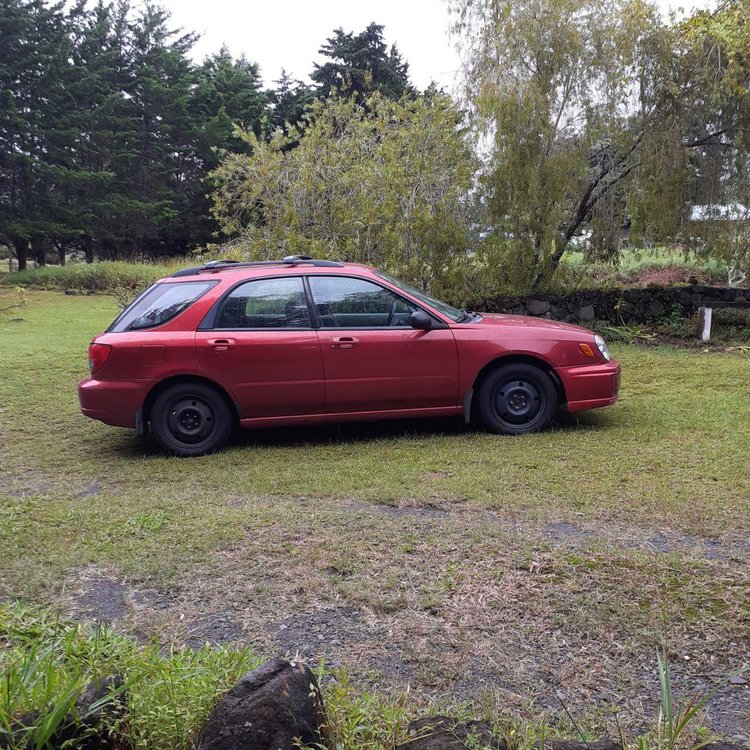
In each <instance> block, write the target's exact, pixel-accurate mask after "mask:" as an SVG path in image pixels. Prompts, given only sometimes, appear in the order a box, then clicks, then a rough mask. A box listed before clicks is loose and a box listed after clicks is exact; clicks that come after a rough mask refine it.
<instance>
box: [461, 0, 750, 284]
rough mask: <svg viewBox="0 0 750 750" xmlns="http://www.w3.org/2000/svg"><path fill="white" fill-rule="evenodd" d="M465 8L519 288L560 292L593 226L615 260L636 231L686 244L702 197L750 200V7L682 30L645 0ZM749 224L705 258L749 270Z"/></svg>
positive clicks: (485, 1)
mask: <svg viewBox="0 0 750 750" xmlns="http://www.w3.org/2000/svg"><path fill="white" fill-rule="evenodd" d="M452 7H453V10H454V12H455V14H456V24H455V28H456V30H457V31H458V32H459V34H460V35H461V40H462V45H463V47H464V49H465V51H466V56H467V62H468V69H467V74H466V96H467V100H468V102H469V104H470V105H471V107H472V111H473V113H474V115H475V119H476V122H477V126H478V128H479V130H480V132H481V133H482V134H483V136H484V139H485V141H486V142H487V144H488V147H489V148H488V159H487V161H486V164H485V165H484V169H483V173H482V180H481V188H482V200H483V207H484V209H485V212H486V213H485V216H486V218H485V219H484V220H483V222H482V223H483V224H485V225H489V226H490V227H492V229H493V234H494V238H493V239H492V243H494V246H493V247H492V248H491V252H490V254H489V255H490V256H491V257H493V258H494V262H497V263H501V264H502V265H501V267H500V269H499V271H498V273H500V274H501V275H505V276H508V275H511V274H512V275H513V276H514V277H515V278H516V279H517V284H518V289H519V291H525V290H529V289H541V288H544V287H545V286H547V285H548V284H549V283H550V281H551V279H552V277H553V275H554V274H555V273H556V271H557V269H558V268H559V266H560V262H561V260H562V258H563V255H564V254H565V252H566V251H567V249H568V247H569V246H570V244H571V242H573V241H574V240H575V238H576V236H577V235H578V234H579V233H581V232H584V231H585V232H586V233H587V234H588V236H589V240H588V242H589V247H588V252H589V254H590V255H591V256H592V257H595V258H604V259H610V258H616V257H617V255H618V254H619V251H620V242H621V238H622V237H624V235H625V231H626V229H628V228H629V230H630V237H631V240H632V241H634V242H636V243H638V244H645V245H647V246H648V245H650V244H652V243H654V242H658V241H663V240H672V241H676V240H680V239H683V240H687V239H688V238H690V237H693V236H694V235H695V234H696V233H695V231H694V230H693V229H692V228H690V227H689V226H688V225H687V223H686V222H687V219H688V218H689V213H690V203H698V202H703V203H706V204H719V203H726V202H728V201H730V200H733V201H740V202H745V203H747V202H748V197H747V196H748V185H749V184H750V181H748V180H747V164H748V162H747V153H748V150H747V142H748V135H747V127H746V123H747V122H748V121H750V119H749V118H748V115H747V112H748V107H750V94H749V93H748V92H749V91H750V87H748V85H747V82H748V80H750V79H749V69H748V56H747V54H746V50H747V49H748V46H749V45H748V38H747V29H748V27H750V24H748V23H747V13H748V5H747V2H746V0H732V1H731V2H728V3H725V4H723V5H722V6H721V8H720V9H719V10H718V11H717V12H716V13H708V12H704V11H700V12H697V13H696V14H695V15H694V16H693V17H692V18H690V19H689V20H688V21H687V22H685V23H682V24H674V23H664V22H663V21H662V20H661V18H660V16H659V13H658V10H657V8H656V6H655V5H654V4H653V3H650V2H642V1H641V0H534V1H533V2H523V3H522V2H518V0H479V1H478V2H477V1H476V0H454V2H453V3H452ZM746 225H747V222H745V224H744V225H743V228H742V230H741V232H740V235H741V236H740V237H734V238H732V237H730V238H729V240H728V244H729V245H730V247H729V248H727V247H726V244H727V241H724V244H723V245H722V241H720V240H719V239H718V238H717V237H716V236H714V237H713V238H712V239H711V241H710V242H709V241H706V242H705V245H704V249H705V251H706V253H707V254H711V255H713V256H714V257H721V258H723V259H724V260H725V261H727V262H729V263H730V264H733V265H735V266H738V267H739V266H742V265H743V264H744V265H746V263H747V256H746V248H747V246H748V243H747V229H746ZM736 228H737V225H735V224H733V225H731V226H730V225H729V224H727V225H726V226H724V227H715V229H719V230H728V229H729V230H731V231H730V232H729V234H731V232H735V230H736ZM714 234H715V235H716V234H718V235H721V236H722V237H724V238H726V234H727V233H726V232H725V231H719V232H716V233H714Z"/></svg>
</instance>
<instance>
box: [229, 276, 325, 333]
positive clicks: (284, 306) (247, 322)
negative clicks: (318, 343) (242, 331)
mask: <svg viewBox="0 0 750 750" xmlns="http://www.w3.org/2000/svg"><path fill="white" fill-rule="evenodd" d="M215 327H216V328H310V327H311V323H310V312H309V310H308V309H307V298H306V296H305V287H304V285H303V283H302V278H301V277H299V276H293V277H290V278H280V279H259V280H258V281H248V282H247V283H246V284H242V285H241V286H238V287H237V288H236V289H235V290H234V291H233V292H232V293H231V294H230V295H229V296H228V297H227V298H226V299H225V300H224V303H223V304H222V306H221V310H220V311H219V315H218V317H217V318H216V326H215Z"/></svg>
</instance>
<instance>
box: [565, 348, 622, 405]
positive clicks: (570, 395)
mask: <svg viewBox="0 0 750 750" xmlns="http://www.w3.org/2000/svg"><path fill="white" fill-rule="evenodd" d="M556 372H557V374H558V375H559V376H560V380H561V381H562V384H563V388H564V389H565V397H566V404H565V407H564V408H565V409H566V410H567V411H569V412H574V411H584V410H585V409H599V408H600V407H602V406H611V405H612V404H614V403H615V402H616V401H617V397H618V393H619V391H620V363H619V362H618V361H617V360H615V359H613V360H611V361H610V362H600V363H599V364H596V365H583V366H581V367H561V368H560V369H559V370H557V371H556Z"/></svg>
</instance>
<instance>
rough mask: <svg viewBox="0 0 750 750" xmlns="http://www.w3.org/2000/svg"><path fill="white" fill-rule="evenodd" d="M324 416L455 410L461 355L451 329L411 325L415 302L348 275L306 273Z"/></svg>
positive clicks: (415, 307) (457, 400)
mask: <svg viewBox="0 0 750 750" xmlns="http://www.w3.org/2000/svg"><path fill="white" fill-rule="evenodd" d="M308 282H309V285H310V291H311V295H312V301H313V305H314V307H315V312H316V315H317V320H318V325H319V329H318V335H319V337H320V347H321V353H322V357H323V366H324V370H325V378H326V411H327V412H329V413H346V412H367V411H393V410H404V409H429V408H441V407H455V406H456V405H457V404H458V402H459V399H458V355H457V350H456V343H455V340H454V338H453V334H452V333H451V331H450V329H448V328H442V329H434V330H430V331H421V330H416V329H414V328H412V327H411V326H410V325H409V316H410V314H411V313H412V312H413V311H414V310H416V309H417V306H416V305H415V304H414V303H412V302H409V301H407V300H406V299H405V298H403V297H401V296H399V295H397V294H395V293H394V292H392V291H391V290H390V289H386V288H385V287H383V286H380V285H379V284H375V283H374V282H371V281H368V280H366V279H360V278H355V277H349V276H323V275H314V276H313V275H310V276H309V277H308Z"/></svg>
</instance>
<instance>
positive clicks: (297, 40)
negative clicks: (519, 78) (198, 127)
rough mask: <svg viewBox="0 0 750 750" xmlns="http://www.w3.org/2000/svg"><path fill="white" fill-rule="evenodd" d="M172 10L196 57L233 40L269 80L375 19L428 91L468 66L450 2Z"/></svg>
mask: <svg viewBox="0 0 750 750" xmlns="http://www.w3.org/2000/svg"><path fill="white" fill-rule="evenodd" d="M709 1H710V0H657V2H658V4H659V7H660V8H661V9H662V11H668V10H669V9H670V8H678V7H680V6H683V7H686V8H692V7H694V6H699V5H702V6H706V5H708V4H709ZM157 2H158V4H159V5H162V6H163V7H166V8H167V9H168V10H170V11H171V13H172V22H173V26H180V27H182V28H183V29H184V30H185V31H195V32H198V33H199V34H201V39H200V41H199V42H198V44H197V45H196V46H195V49H194V53H193V54H194V57H195V58H196V59H197V60H202V59H203V58H204V57H205V56H206V55H208V54H211V53H213V52H216V51H218V50H219V48H220V47H221V46H222V44H226V46H227V47H228V48H229V50H230V51H231V52H232V54H233V55H234V56H235V57H239V56H240V55H241V54H243V53H244V54H245V56H246V57H247V58H248V59H249V60H251V61H252V62H257V63H258V64H259V65H260V67H261V73H262V75H263V78H264V80H265V83H266V85H268V86H271V85H273V81H274V80H275V79H277V78H278V77H279V74H280V72H281V68H282V67H283V68H285V69H286V70H287V72H289V73H290V74H292V75H293V76H294V77H295V78H299V79H301V80H305V81H306V80H309V74H310V72H311V71H312V69H313V62H321V61H322V59H321V56H320V55H318V49H319V48H320V46H321V45H322V44H323V43H324V42H325V40H326V39H327V38H328V37H329V36H331V34H332V32H333V29H335V28H337V27H339V26H341V27H343V29H344V31H354V32H356V33H359V32H360V31H362V30H363V29H364V28H365V27H366V26H367V25H368V24H369V23H370V22H371V21H375V22H376V23H379V24H381V25H383V26H385V38H386V42H387V43H388V45H389V46H390V45H391V44H393V43H394V42H395V43H396V46H397V47H398V49H399V51H400V52H401V55H402V57H403V58H404V59H405V60H407V61H408V63H409V74H410V77H411V80H412V81H413V82H414V83H415V85H416V86H417V87H418V88H420V89H424V88H426V87H427V86H428V85H429V83H430V81H432V80H435V81H437V83H438V84H439V85H441V86H443V87H445V89H446V90H447V91H450V92H453V91H454V90H455V86H456V85H457V81H458V72H459V69H460V66H461V62H460V58H459V56H458V53H457V52H456V50H455V46H454V44H453V43H452V42H451V40H450V39H449V36H448V27H449V24H450V18H449V14H448V6H447V2H446V0H375V1H374V2H373V1H372V0H371V1H370V2H363V1H362V0H276V2H270V3H269V2H268V0H262V1H259V0H157Z"/></svg>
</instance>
